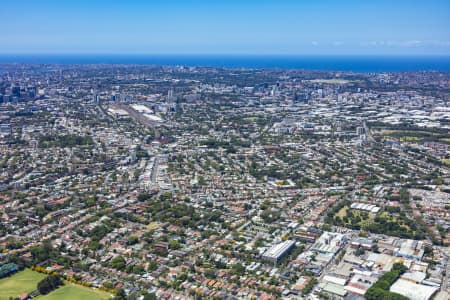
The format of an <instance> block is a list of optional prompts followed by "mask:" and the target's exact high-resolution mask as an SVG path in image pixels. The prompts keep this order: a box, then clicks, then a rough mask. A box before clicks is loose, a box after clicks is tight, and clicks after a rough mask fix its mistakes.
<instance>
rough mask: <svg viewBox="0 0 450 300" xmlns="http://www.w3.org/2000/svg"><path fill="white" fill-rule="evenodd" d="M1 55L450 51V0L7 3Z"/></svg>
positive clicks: (0, 25)
mask: <svg viewBox="0 0 450 300" xmlns="http://www.w3.org/2000/svg"><path fill="white" fill-rule="evenodd" d="M0 53H9V54H22V53H33V54H34V53H62V54H64V53H86V54H91V53H103V54H130V53H133V54H294V55H302V54H324V55H325V54H326V55H329V54H333V55H334V54H381V55H384V54H387V55H388V54H402V55H403V54H409V55H415V54H424V55H442V54H444V55H450V1H449V0H421V1H418V0H358V1H356V0H272V1H269V0H222V1H218V0H183V1H181V0H180V1H176V0H172V1H171V0H165V1H156V0H155V1H153V0H147V1H144V0H142V1H139V0H121V1H119V0H118V1H114V0H89V1H88V0H73V1H66V0H58V1H56V0H2V1H1V9H0Z"/></svg>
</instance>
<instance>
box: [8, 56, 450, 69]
mask: <svg viewBox="0 0 450 300" xmlns="http://www.w3.org/2000/svg"><path fill="white" fill-rule="evenodd" d="M6 63H19V64H21V63H25V64H136V65H161V66H178V65H180V66H198V67H224V68H249V69H303V70H318V71H351V72H360V73H369V72H412V71H444V72H450V55H449V56H368V55H364V56H362V55H361V56H359V55H355V56H350V55H345V56H344V55H343V56H325V55H304V56H294V55H94V54H92V55H90V54H89V55H88V54H83V55H80V54H76V55H75V54H74V55H69V54H64V55H63V54H36V55H31V54H26V55H25V54H20V55H13V54H0V64H6Z"/></svg>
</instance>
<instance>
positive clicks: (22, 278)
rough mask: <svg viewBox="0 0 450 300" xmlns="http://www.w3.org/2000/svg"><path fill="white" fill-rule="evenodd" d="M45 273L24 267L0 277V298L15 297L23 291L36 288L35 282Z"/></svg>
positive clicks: (5, 299) (3, 299)
mask: <svg viewBox="0 0 450 300" xmlns="http://www.w3.org/2000/svg"><path fill="white" fill-rule="evenodd" d="M45 276H46V275H44V274H41V273H38V272H34V271H31V270H30V269H25V270H23V271H21V272H18V273H16V274H14V275H12V276H10V277H6V278H3V279H0V300H8V299H9V297H13V298H16V297H18V296H19V295H20V294H22V293H23V292H27V293H29V292H31V291H33V290H35V289H36V287H37V283H38V282H39V281H40V280H42V279H43V278H44V277H45Z"/></svg>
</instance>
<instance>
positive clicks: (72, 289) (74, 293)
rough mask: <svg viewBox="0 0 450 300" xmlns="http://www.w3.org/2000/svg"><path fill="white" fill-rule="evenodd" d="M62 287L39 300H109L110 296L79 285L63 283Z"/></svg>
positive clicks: (39, 297)
mask: <svg viewBox="0 0 450 300" xmlns="http://www.w3.org/2000/svg"><path fill="white" fill-rule="evenodd" d="M64 284H65V285H64V286H62V287H60V288H58V289H56V290H54V291H53V292H50V293H49V294H47V295H42V296H38V297H37V298H36V299H39V300H60V299H64V300H80V299H89V300H103V299H110V298H111V295H110V294H108V293H106V292H104V291H100V290H98V289H94V288H88V287H85V286H81V285H76V284H73V283H70V282H67V281H66V282H64Z"/></svg>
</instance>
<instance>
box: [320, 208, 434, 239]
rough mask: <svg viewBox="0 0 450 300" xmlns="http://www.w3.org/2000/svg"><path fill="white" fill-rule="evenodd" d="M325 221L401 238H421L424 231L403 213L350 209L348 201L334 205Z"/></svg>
mask: <svg viewBox="0 0 450 300" xmlns="http://www.w3.org/2000/svg"><path fill="white" fill-rule="evenodd" d="M326 222H327V223H329V224H333V225H337V226H343V227H347V228H352V229H355V230H365V231H369V232H372V233H383V234H387V235H392V236H398V237H402V238H412V239H423V238H424V237H425V232H424V231H423V228H421V227H420V226H418V224H416V222H415V220H412V219H411V218H409V217H408V216H407V215H406V214H405V213H402V212H400V213H398V212H390V211H387V210H386V209H385V210H381V211H380V212H379V213H377V214H374V213H371V212H366V211H361V210H356V209H351V208H350V207H349V203H341V204H340V205H338V206H335V207H334V208H333V209H332V210H331V211H329V213H328V214H327V218H326Z"/></svg>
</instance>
